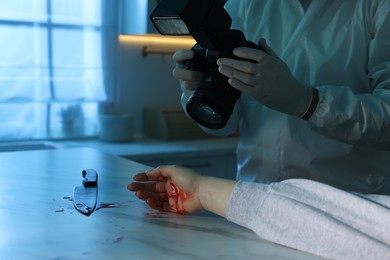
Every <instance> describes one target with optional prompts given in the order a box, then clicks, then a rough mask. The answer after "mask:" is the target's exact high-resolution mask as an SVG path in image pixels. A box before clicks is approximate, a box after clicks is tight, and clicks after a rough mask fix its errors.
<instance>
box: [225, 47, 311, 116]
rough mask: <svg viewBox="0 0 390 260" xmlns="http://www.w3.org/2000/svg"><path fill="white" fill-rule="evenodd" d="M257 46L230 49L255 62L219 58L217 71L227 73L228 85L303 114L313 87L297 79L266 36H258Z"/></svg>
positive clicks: (285, 110)
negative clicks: (266, 40)
mask: <svg viewBox="0 0 390 260" xmlns="http://www.w3.org/2000/svg"><path fill="white" fill-rule="evenodd" d="M259 46H260V49H261V50H259V49H253V48H245V47H239V48H235V49H234V51H233V54H234V55H235V56H237V57H239V58H244V59H249V60H253V61H254V62H249V61H243V60H236V59H227V58H220V59H218V61H217V64H218V65H219V68H218V69H219V72H220V73H222V74H223V75H225V76H227V77H229V84H230V85H231V86H233V87H234V88H236V89H238V90H240V91H241V92H243V93H246V94H248V95H250V96H252V97H254V98H255V99H257V100H258V101H259V102H261V103H262V104H264V105H265V106H267V107H269V108H271V109H274V110H278V111H280V112H283V113H287V114H290V115H294V116H298V117H303V116H304V115H305V114H306V112H307V111H308V109H309V107H310V105H311V101H312V96H313V88H311V87H310V86H306V85H303V84H301V83H300V82H298V81H297V80H296V79H295V77H294V76H293V75H292V74H291V72H290V70H289V68H288V67H287V65H286V64H285V63H284V62H283V61H282V60H281V59H279V57H278V56H277V55H276V54H275V53H274V51H273V50H272V49H271V48H270V47H269V46H268V45H267V43H266V42H265V40H263V39H262V40H260V42H259Z"/></svg>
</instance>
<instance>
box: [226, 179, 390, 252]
mask: <svg viewBox="0 0 390 260" xmlns="http://www.w3.org/2000/svg"><path fill="white" fill-rule="evenodd" d="M227 219H228V220H229V221H232V222H234V223H236V224H238V225H241V226H244V227H246V228H249V229H251V230H253V231H254V232H255V233H256V234H257V235H259V236H260V237H262V238H264V239H266V240H269V241H272V242H275V243H278V244H281V245H285V246H288V247H292V248H295V249H299V250H302V251H305V252H309V253H312V254H316V255H319V256H322V257H326V258H331V259H390V196H383V195H362V194H357V193H349V192H346V191H342V190H339V189H336V188H333V187H331V186H328V185H324V184H321V183H318V182H314V181H310V180H303V179H291V180H286V181H283V182H280V183H272V184H259V183H245V182H239V183H237V184H236V186H235V187H234V190H233V192H232V195H231V198H230V201H229V205H228V209H227Z"/></svg>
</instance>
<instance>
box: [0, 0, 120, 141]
mask: <svg viewBox="0 0 390 260" xmlns="http://www.w3.org/2000/svg"><path fill="white" fill-rule="evenodd" d="M117 13H118V3H117V1H116V0H72V1H69V0H1V1H0V141H6V140H29V139H57V138H74V137H87V136H93V135H96V131H97V111H98V105H99V102H102V101H107V99H108V98H109V96H110V93H111V92H114V91H113V90H112V89H113V88H114V87H115V77H114V71H115V64H116V62H115V59H116V55H115V53H116V39H117V28H118V26H117V22H118V21H117Z"/></svg>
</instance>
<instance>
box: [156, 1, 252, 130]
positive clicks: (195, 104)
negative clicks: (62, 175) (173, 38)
mask: <svg viewBox="0 0 390 260" xmlns="http://www.w3.org/2000/svg"><path fill="white" fill-rule="evenodd" d="M150 18H151V20H152V22H153V24H154V26H155V27H156V29H157V30H158V31H159V32H160V34H165V35H191V36H192V37H193V38H194V39H195V40H196V42H197V44H195V46H194V47H193V48H192V50H193V51H194V53H195V56H194V58H193V59H191V60H188V61H186V62H185V67H186V68H187V69H189V70H196V71H202V72H203V73H204V76H203V78H202V80H201V81H200V83H199V85H198V86H197V87H196V89H195V91H194V93H193V94H192V95H191V97H190V98H189V99H188V101H187V104H186V111H187V114H188V115H189V116H190V117H191V118H192V119H193V120H194V121H195V122H197V123H198V124H200V125H202V126H204V127H207V128H211V129H221V128H223V127H225V126H226V124H227V122H228V120H229V118H230V116H231V114H232V112H233V109H234V105H235V103H236V101H237V99H238V98H239V97H240V95H241V92H240V91H239V90H237V89H235V88H233V87H232V86H230V84H229V83H228V78H227V77H225V76H224V75H222V74H221V73H219V71H218V65H217V60H218V59H219V58H233V59H238V58H237V57H235V56H234V55H233V50H234V49H235V48H237V47H250V48H258V46H257V45H256V44H254V43H253V42H250V41H247V40H246V39H245V36H244V34H243V33H242V32H241V31H239V30H232V29H230V27H231V22H232V20H231V18H230V16H229V14H228V13H227V12H226V10H225V9H224V7H223V5H222V4H221V3H220V2H219V1H218V0H162V1H161V2H160V4H159V5H158V6H157V7H156V8H155V10H154V11H153V12H152V14H151V15H150Z"/></svg>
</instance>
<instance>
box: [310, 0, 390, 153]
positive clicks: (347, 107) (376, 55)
mask: <svg viewBox="0 0 390 260" xmlns="http://www.w3.org/2000/svg"><path fill="white" fill-rule="evenodd" d="M381 4H382V5H381V6H378V11H377V13H375V16H374V17H375V19H373V20H374V21H373V23H374V25H375V26H373V27H374V28H375V29H374V31H373V35H372V36H371V37H372V39H371V41H370V45H369V53H368V57H367V59H368V60H367V73H368V77H369V78H370V79H371V88H372V93H363V94H359V93H355V92H353V91H352V90H351V89H350V88H349V87H334V86H319V87H318V90H319V92H320V101H319V104H318V107H317V109H316V111H315V112H314V114H313V116H312V117H311V118H310V120H309V122H310V123H311V125H310V126H311V127H312V129H313V130H315V131H317V132H318V133H320V134H321V135H324V136H327V137H331V138H333V139H336V140H339V141H341V142H345V143H350V144H353V145H366V146H370V147H373V148H376V149H383V150H387V151H390V30H389V28H390V3H389V1H381Z"/></svg>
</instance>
